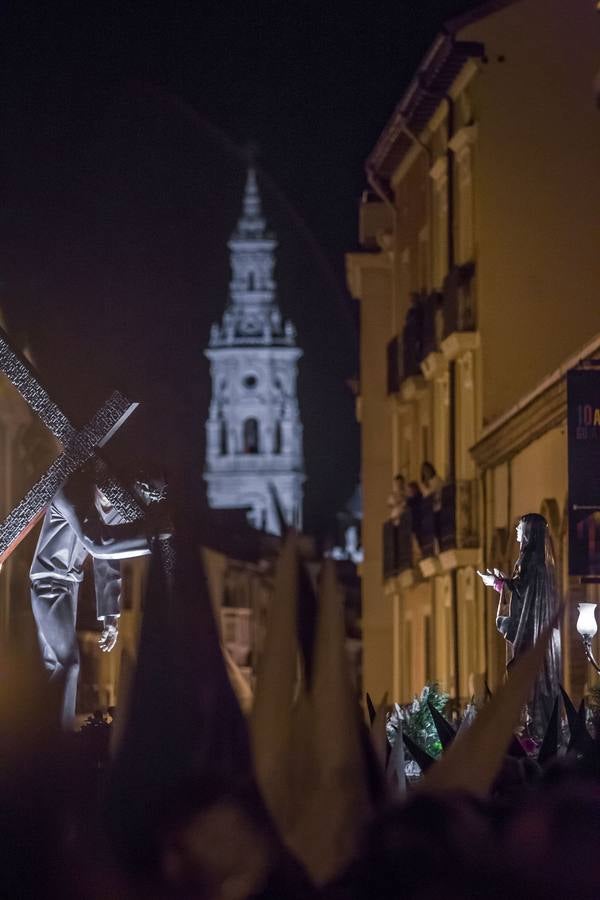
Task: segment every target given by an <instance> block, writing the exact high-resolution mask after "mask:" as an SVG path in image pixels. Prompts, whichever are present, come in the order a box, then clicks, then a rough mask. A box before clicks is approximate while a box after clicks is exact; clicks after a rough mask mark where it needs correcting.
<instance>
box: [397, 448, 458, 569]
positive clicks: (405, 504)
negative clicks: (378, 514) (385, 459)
mask: <svg viewBox="0 0 600 900" xmlns="http://www.w3.org/2000/svg"><path fill="white" fill-rule="evenodd" d="M443 486H444V482H443V481H442V479H441V478H440V476H439V475H438V473H437V471H436V469H435V466H434V465H433V463H431V462H428V461H427V460H426V461H425V462H424V463H423V465H422V466H421V478H420V480H419V481H408V480H407V479H406V478H405V477H404V475H402V474H401V473H397V474H396V475H394V478H393V482H392V490H391V492H390V494H389V496H388V500H387V505H388V510H389V513H388V518H389V521H390V522H391V523H392V524H393V525H395V526H398V525H400V521H401V519H402V517H403V516H404V515H405V514H407V513H408V516H409V524H410V531H411V534H412V537H413V549H414V551H415V554H414V555H415V557H418V556H419V554H420V552H421V546H422V539H423V532H422V505H423V498H425V497H431V504H432V511H433V536H434V540H436V541H439V538H440V513H441V509H442V488H443Z"/></svg>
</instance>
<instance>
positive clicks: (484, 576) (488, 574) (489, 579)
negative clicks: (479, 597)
mask: <svg viewBox="0 0 600 900" xmlns="http://www.w3.org/2000/svg"><path fill="white" fill-rule="evenodd" d="M477 574H478V575H479V577H480V578H481V580H482V581H483V583H484V584H485V586H486V587H494V582H495V580H496V578H497V577H498V576H496V575H495V574H494V573H493V572H492V571H491V569H486V570H485V572H480V571H479V569H477Z"/></svg>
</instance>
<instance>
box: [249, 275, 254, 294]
mask: <svg viewBox="0 0 600 900" xmlns="http://www.w3.org/2000/svg"><path fill="white" fill-rule="evenodd" d="M254 284H255V278H254V272H249V273H248V290H249V291H253V290H254Z"/></svg>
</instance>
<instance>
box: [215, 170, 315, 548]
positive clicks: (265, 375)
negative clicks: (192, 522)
mask: <svg viewBox="0 0 600 900" xmlns="http://www.w3.org/2000/svg"><path fill="white" fill-rule="evenodd" d="M276 245H277V244H276V241H275V239H274V237H273V236H272V235H271V234H270V233H268V232H267V230H266V223H265V220H264V218H263V215H262V211H261V202H260V195H259V191H258V185H257V181H256V174H255V171H254V169H252V168H250V169H249V170H248V176H247V180H246V187H245V191H244V200H243V210H242V215H241V217H240V219H239V221H238V224H237V227H236V229H235V231H234V233H233V235H232V237H231V239H230V241H229V249H230V251H231V271H232V278H231V282H230V285H229V304H228V306H227V309H226V310H225V313H224V315H223V319H222V322H221V323H220V324H215V325H213V326H212V329H211V335H210V345H209V348H208V350H207V351H206V355H207V356H208V358H209V360H210V363H211V377H212V399H211V404H210V412H209V417H208V420H207V423H206V466H205V472H204V477H205V479H206V483H207V488H208V502H209V504H210V506H212V507H213V508H217V509H222V508H231V507H238V508H240V507H248V509H249V517H250V520H251V521H252V523H253V524H254V525H255V526H256V527H257V528H263V529H265V530H267V531H269V532H272V533H274V534H277V533H279V530H280V527H279V521H278V516H277V511H276V507H275V504H274V502H273V497H272V493H271V488H270V486H272V487H273V488H274V489H275V491H276V493H277V496H278V498H279V503H280V505H281V509H282V511H283V514H284V516H285V519H286V521H287V522H288V523H289V524H292V525H295V526H296V527H301V525H302V497H303V483H304V480H305V476H304V462H303V453H302V424H301V421H300V412H299V408H298V398H297V388H296V379H297V364H298V360H299V358H300V356H301V355H302V351H301V350H300V349H299V348H298V347H297V346H296V335H295V329H294V326H293V325H292V323H291V322H289V321H284V320H283V317H282V315H281V311H280V309H279V307H278V305H277V302H276V296H275V291H276V286H275V281H274V278H273V269H274V266H275V247H276Z"/></svg>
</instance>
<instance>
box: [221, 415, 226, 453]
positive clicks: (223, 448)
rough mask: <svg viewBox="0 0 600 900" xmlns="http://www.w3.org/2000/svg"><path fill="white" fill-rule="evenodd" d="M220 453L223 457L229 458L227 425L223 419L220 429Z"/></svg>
mask: <svg viewBox="0 0 600 900" xmlns="http://www.w3.org/2000/svg"><path fill="white" fill-rule="evenodd" d="M219 453H220V454H221V456H227V425H226V424H225V422H224V421H223V419H221V424H220V427H219Z"/></svg>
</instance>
